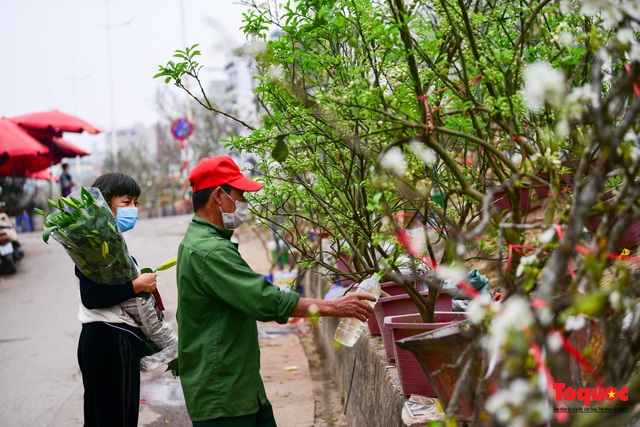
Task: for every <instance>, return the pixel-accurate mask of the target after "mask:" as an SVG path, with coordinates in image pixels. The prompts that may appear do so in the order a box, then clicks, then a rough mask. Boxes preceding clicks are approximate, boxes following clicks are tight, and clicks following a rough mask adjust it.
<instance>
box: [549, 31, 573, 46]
mask: <svg viewBox="0 0 640 427" xmlns="http://www.w3.org/2000/svg"><path fill="white" fill-rule="evenodd" d="M553 39H554V40H555V41H556V42H557V43H558V44H559V45H561V46H571V45H572V44H573V43H574V41H575V39H574V38H573V34H571V33H570V32H569V31H561V32H559V33H558V34H556V35H554V36H553Z"/></svg>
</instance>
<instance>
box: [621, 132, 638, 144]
mask: <svg viewBox="0 0 640 427" xmlns="http://www.w3.org/2000/svg"><path fill="white" fill-rule="evenodd" d="M636 138H637V136H636V133H635V132H634V131H633V130H631V129H629V130H628V131H627V133H625V134H624V137H623V138H622V139H623V141H624V142H633V141H635V140H636Z"/></svg>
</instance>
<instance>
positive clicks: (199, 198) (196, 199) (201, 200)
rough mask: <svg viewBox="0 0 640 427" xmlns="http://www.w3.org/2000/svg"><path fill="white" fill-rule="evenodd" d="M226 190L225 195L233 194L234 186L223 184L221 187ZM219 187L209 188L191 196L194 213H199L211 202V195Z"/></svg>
mask: <svg viewBox="0 0 640 427" xmlns="http://www.w3.org/2000/svg"><path fill="white" fill-rule="evenodd" d="M219 187H220V188H222V190H224V192H225V193H227V194H231V190H232V189H233V187H232V186H230V185H229V184H222V185H220V186H219ZM216 188H218V187H209V188H205V189H204V190H200V191H195V192H194V193H193V195H192V196H191V203H192V204H193V211H194V212H198V211H199V210H200V209H201V208H202V207H203V206H204V205H206V204H207V202H208V201H209V197H211V193H213V191H214V190H215V189H216Z"/></svg>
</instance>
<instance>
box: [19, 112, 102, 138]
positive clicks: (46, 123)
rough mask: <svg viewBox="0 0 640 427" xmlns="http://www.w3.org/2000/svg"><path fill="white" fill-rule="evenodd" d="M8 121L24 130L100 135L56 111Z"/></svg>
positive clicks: (85, 124)
mask: <svg viewBox="0 0 640 427" xmlns="http://www.w3.org/2000/svg"><path fill="white" fill-rule="evenodd" d="M9 120H11V121H12V122H14V123H17V124H19V125H20V126H22V127H24V128H26V129H36V130H37V129H40V130H53V131H54V132H56V133H60V132H76V133H81V132H84V131H86V132H89V133H100V130H99V129H97V128H96V127H95V126H93V125H91V124H89V123H87V122H85V121H84V120H82V119H81V118H79V117H76V116H72V115H71V114H67V113H63V112H62V111H58V110H50V111H42V112H39V113H31V114H23V115H22V116H16V117H11V118H10V119H9ZM58 136H60V135H58Z"/></svg>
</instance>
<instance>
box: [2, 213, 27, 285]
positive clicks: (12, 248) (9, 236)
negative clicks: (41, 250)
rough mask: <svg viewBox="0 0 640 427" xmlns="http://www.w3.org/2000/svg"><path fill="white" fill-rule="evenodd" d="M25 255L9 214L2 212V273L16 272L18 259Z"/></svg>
mask: <svg viewBox="0 0 640 427" xmlns="http://www.w3.org/2000/svg"><path fill="white" fill-rule="evenodd" d="M23 257H24V252H23V251H22V248H20V242H19V241H18V233H17V232H16V229H15V228H14V227H13V224H12V223H11V220H10V219H9V216H8V215H7V214H6V213H0V274H15V273H16V261H20V260H21V259H22V258H23Z"/></svg>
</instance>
